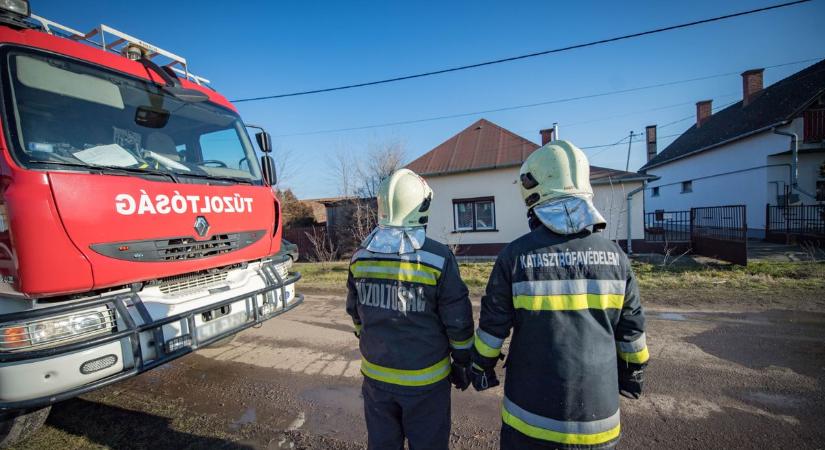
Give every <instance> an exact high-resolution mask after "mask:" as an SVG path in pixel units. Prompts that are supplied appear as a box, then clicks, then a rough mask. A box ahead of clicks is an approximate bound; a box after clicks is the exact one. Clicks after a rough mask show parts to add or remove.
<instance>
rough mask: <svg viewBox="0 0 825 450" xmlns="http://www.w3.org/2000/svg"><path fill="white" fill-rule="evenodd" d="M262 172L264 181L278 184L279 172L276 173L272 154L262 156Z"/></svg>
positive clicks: (269, 183) (270, 184) (273, 184)
mask: <svg viewBox="0 0 825 450" xmlns="http://www.w3.org/2000/svg"><path fill="white" fill-rule="evenodd" d="M261 172H262V173H263V177H264V183H266V184H267V185H269V186H275V185H276V184H278V174H276V173H275V163H274V162H273V160H272V157H271V156H269V155H264V156H261Z"/></svg>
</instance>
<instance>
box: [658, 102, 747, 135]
mask: <svg viewBox="0 0 825 450" xmlns="http://www.w3.org/2000/svg"><path fill="white" fill-rule="evenodd" d="M735 103H739V100H734V101H732V102H730V103H725V104H724V105H720V106H716V107H714V108H713V109H712V111H719V110H720V109H725V108H727V107H728V106H730V105H733V104H735ZM694 117H696V116H695V115H694V114H691V115H689V116H685V117H682V118H681V119H676V120H674V121H673V122H668V123H666V124H664V125H659V126H658V128H659V129H662V128H665V127H669V126H671V125H676V124H677V123H679V122H684V121H686V120H688V119H692V118H694Z"/></svg>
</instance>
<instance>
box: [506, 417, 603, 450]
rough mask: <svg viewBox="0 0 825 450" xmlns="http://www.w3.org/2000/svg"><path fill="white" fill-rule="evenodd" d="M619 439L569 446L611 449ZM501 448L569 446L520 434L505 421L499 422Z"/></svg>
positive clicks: (559, 449) (543, 449) (554, 448)
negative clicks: (600, 443) (605, 442)
mask: <svg viewBox="0 0 825 450" xmlns="http://www.w3.org/2000/svg"><path fill="white" fill-rule="evenodd" d="M618 442H619V440H618V439H616V440H615V441H611V442H608V443H607V444H602V445H600V446H593V447H587V446H578V447H577V446H571V447H573V448H588V449H593V450H612V449H615V448H616V444H618ZM500 448H501V450H564V449H565V448H570V447H562V446H558V445H557V444H554V443H552V442H547V441H542V440H540V439H534V438H531V437H530V436H526V435H524V434H521V433H520V432H519V431H518V430H516V429H515V428H513V427H511V426H510V425H507V424H506V423H502V424H501V444H500Z"/></svg>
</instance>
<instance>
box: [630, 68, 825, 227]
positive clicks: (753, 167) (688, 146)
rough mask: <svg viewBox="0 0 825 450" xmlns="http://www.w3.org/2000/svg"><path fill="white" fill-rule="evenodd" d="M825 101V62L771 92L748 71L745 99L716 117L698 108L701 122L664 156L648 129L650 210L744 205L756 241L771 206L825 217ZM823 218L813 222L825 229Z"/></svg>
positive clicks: (758, 72) (706, 105)
mask: <svg viewBox="0 0 825 450" xmlns="http://www.w3.org/2000/svg"><path fill="white" fill-rule="evenodd" d="M824 96H825V61H820V62H818V63H816V64H814V65H812V66H810V67H807V68H805V69H803V70H801V71H799V72H797V73H795V74H793V75H791V76H789V77H787V78H785V79H783V80H780V81H778V82H776V83H774V84H773V85H771V86H769V87H767V88H765V87H763V69H754V70H748V71H746V72H744V73H742V100H741V101H739V102H737V103H735V104H732V105H730V106H728V107H726V108H723V109H721V110H720V111H718V112H716V113H713V112H712V111H713V106H712V100H703V101H700V102H698V103H696V121H695V123H694V124H693V125H692V126H691V127H690V128H689V129H688V130H686V131H685V132H684V133H682V134H681V135H680V136H679V137H678V138H677V139H676V140H675V141H673V142H672V143H671V144H670V145H668V146H667V147H666V148H665V149H664V150H663V151H661V152H659V153H657V152H656V147H655V141H656V138H655V131H656V130H655V127H652V126H651V127H648V143H649V145H648V162H647V163H646V164H645V165H644V166H642V168H641V169H640V171H641V172H644V173H647V174H650V175H655V176H656V177H657V179H656V180H655V181H652V182H651V183H650V184H649V185H648V187H647V189H646V191H645V206H646V208H647V211H649V212H652V211H656V210H667V211H678V210H688V209H690V208H692V207H706V206H724V205H745V206H746V207H747V225H748V231H749V235H750V236H751V237H764V235H765V230H766V216H767V214H766V210H770V211H774V210H773V209H771V207H769V205H772V207H776V208H780V209H782V210H783V211H790V207H791V206H793V205H809V206H811V208H809V210H810V211H812V212H813V211H815V210H816V209H817V208H818V211H820V212H819V213H817V214H816V215H820V216H821V215H822V214H823V212H825V209H823V208H822V206H821V205H823V202H825V98H824ZM651 142H652V143H654V144H653V145H652V146H651V145H650V143H651ZM816 205H820V206H816ZM796 209H797V210H799V211H802V210H801V209H799V208H798V207H796ZM806 211H808V210H806ZM780 214H781V215H785V216H787V215H788V214H791V213H789V212H781V211H780ZM793 214H796V213H793ZM805 214H808V213H805ZM823 220H825V218H823V217H820V218H818V219H817V218H814V220H813V221H812V222H811V223H812V224H818V226H819V227H820V228H821V227H822V223H823ZM800 223H802V222H800ZM768 228H770V225H768ZM820 232H821V230H820Z"/></svg>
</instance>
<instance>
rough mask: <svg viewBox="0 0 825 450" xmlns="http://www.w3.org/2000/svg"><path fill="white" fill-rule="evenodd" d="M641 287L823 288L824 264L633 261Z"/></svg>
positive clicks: (824, 283)
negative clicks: (670, 264) (662, 262)
mask: <svg viewBox="0 0 825 450" xmlns="http://www.w3.org/2000/svg"><path fill="white" fill-rule="evenodd" d="M633 270H634V271H635V272H636V276H637V277H638V279H639V286H640V287H641V288H642V289H646V288H647V289H651V288H676V289H678V288H684V289H695V288H711V287H714V286H719V285H725V286H726V287H733V288H739V289H748V290H757V291H759V290H769V289H776V288H783V289H822V290H825V264H824V263H810V262H772V261H759V262H753V263H750V264H748V266H747V267H741V266H737V265H733V264H696V263H693V264H681V265H673V266H662V265H655V264H649V263H645V262H636V261H634V262H633Z"/></svg>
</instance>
